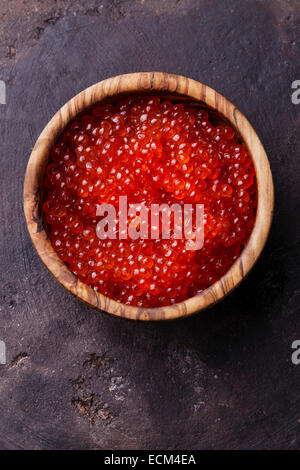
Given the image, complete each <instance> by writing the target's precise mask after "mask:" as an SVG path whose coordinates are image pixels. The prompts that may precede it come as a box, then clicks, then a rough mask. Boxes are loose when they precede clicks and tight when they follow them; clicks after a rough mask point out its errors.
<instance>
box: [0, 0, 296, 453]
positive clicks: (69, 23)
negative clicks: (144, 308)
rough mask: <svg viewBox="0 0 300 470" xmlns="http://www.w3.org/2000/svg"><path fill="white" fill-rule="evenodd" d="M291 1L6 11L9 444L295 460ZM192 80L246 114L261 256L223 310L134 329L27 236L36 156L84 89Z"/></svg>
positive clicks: (1, 176) (4, 420)
mask: <svg viewBox="0 0 300 470" xmlns="http://www.w3.org/2000/svg"><path fill="white" fill-rule="evenodd" d="M299 31H300V4H299V2H298V0H290V1H288V0H260V1H259V0H257V1H256V0H243V1H242V0H241V1H239V0H235V1H234V0H225V1H220V0H207V1H206V0H199V1H196V0H181V1H180V0H178V1H172V0H165V1H159V0H148V1H147V0H145V1H141V0H139V1H137V0H134V1H132V2H126V1H121V0H119V1H117V0H115V1H105V0H103V1H101V2H100V1H95V0H87V1H84V0H75V1H72V2H68V1H66V0H57V1H55V0H44V1H37V0H27V1H26V0H11V1H9V2H1V7H0V43H1V46H0V71H1V74H0V78H1V79H4V80H5V81H6V85H7V104H6V105H5V106H4V105H1V106H0V139H1V140H0V142H1V143H0V146H1V171H0V181H1V185H0V191H1V209H0V210H1V212H0V220H1V227H0V231H1V235H0V236H1V238H0V243H1V252H0V305H1V307H0V339H2V340H4V341H5V342H6V345H7V356H8V363H7V365H6V366H0V448H1V449H21V448H26V449H28V448H34V449H89V448H94V449H101V448H104V449H121V448H122V449H136V448H144V449H156V448H158V449H159V448H165V449H262V448H263V449H266V448H267V449H287V448H291V449H297V448H298V449H299V448H300V409H299V408H300V394H299V385H300V380H299V378H300V365H299V366H295V365H293V364H292V362H291V352H292V350H291V343H292V342H293V341H294V340H295V339H300V320H299V301H300V287H299V262H300V257H299V241H300V237H299V235H300V234H299V223H297V222H298V217H299V187H300V178H299V173H300V171H299V124H300V105H298V106H296V105H293V104H292V103H291V93H292V90H291V83H292V82H293V81H294V80H296V79H300V68H299V65H300V63H299V62H300V61H299V58H300V46H299V44H300V41H299ZM150 70H151V71H152V70H157V71H166V72H173V73H178V74H183V75H186V76H189V77H192V78H194V79H198V80H200V81H202V82H204V83H206V84H208V85H210V86H212V87H214V88H215V89H216V90H218V91H219V92H221V93H222V94H224V95H225V96H226V97H227V98H229V99H230V100H231V101H232V102H233V103H234V104H235V105H236V106H238V107H239V109H240V110H241V111H242V112H243V113H245V115H246V116H247V117H248V118H249V119H250V121H251V122H252V124H253V125H254V127H255V129H256V130H257V131H258V133H259V135H260V137H261V139H262V141H263V143H264V145H265V148H266V151H267V153H268V155H269V159H270V162H271V167H272V171H273V175H274V183H275V190H276V205H275V216H274V222H273V226H272V230H271V235H270V238H269V241H268V244H267V246H266V249H265V251H264V253H263V255H262V257H261V259H260V261H259V262H258V264H257V265H256V267H255V268H254V269H253V271H252V273H251V274H250V275H249V277H248V279H247V280H246V281H245V282H244V283H243V284H242V285H241V286H240V287H239V288H238V289H237V290H236V291H235V292H234V293H233V294H231V295H230V296H229V297H228V298H227V299H226V300H224V301H223V302H222V303H220V304H219V305H217V306H216V307H215V308H213V309H210V310H208V311H206V312H204V313H202V314H199V315H196V316H195V317H192V318H190V319H187V320H184V321H177V322H172V323H164V324H145V323H134V322H130V321H126V320H119V319H116V318H112V317H110V316H108V315H105V314H104V313H99V312H97V311H95V310H92V309H91V308H89V307H87V306H85V305H83V304H82V303H80V302H79V301H78V300H77V299H76V298H74V297H72V296H71V295H69V293H68V292H67V291H65V290H64V288H63V287H61V286H60V285H59V284H58V283H57V282H56V281H55V280H54V279H53V278H52V277H51V275H50V274H49V273H48V272H47V270H46V269H45V267H44V266H43V265H42V263H41V262H40V260H39V258H38V256H37V255H36V253H35V251H34V249H33V246H32V244H31V242H30V239H29V236H28V234H27V231H26V226H25V222H24V217H23V209H22V185H23V179H24V172H25V168H26V164H27V161H28V157H29V155H30V151H31V149H32V147H33V145H34V142H35V140H36V138H37V137H38V135H39V133H40V132H41V130H42V128H43V127H44V125H45V124H46V123H47V121H48V120H49V119H50V117H51V116H52V115H53V114H54V112H55V111H56V110H57V109H58V108H59V107H60V106H61V105H62V104H63V103H65V102H66V101H67V100H68V99H70V98H71V97H72V96H73V95H75V94H76V93H78V92H79V91H81V90H82V89H83V88H85V87H87V86H89V85H91V84H93V83H95V82H97V81H99V80H102V79H104V78H107V77H110V76H113V75H116V74H120V73H125V72H134V71H150Z"/></svg>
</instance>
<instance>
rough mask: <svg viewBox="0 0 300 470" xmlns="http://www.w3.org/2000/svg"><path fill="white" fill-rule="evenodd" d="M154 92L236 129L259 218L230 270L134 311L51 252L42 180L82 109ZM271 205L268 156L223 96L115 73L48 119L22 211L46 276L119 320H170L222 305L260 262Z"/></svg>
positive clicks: (156, 76)
mask: <svg viewBox="0 0 300 470" xmlns="http://www.w3.org/2000/svg"><path fill="white" fill-rule="evenodd" d="M137 92H138V93H156V94H160V95H161V94H164V95H168V96H171V97H173V99H176V100H190V101H192V102H193V103H194V104H201V105H202V104H205V105H206V106H207V107H209V108H210V109H211V110H212V111H213V112H214V113H217V115H219V116H220V119H225V120H226V121H227V122H229V123H230V124H231V125H232V126H233V127H234V128H235V130H236V131H237V133H238V135H239V136H240V138H241V139H242V141H243V143H244V144H245V145H246V147H247V148H248V149H249V151H250V153H251V155H252V158H253V162H254V167H255V171H256V177H257V185H258V206H257V216H256V221H255V225H254V229H253V232H252V234H251V237H250V239H249V241H248V244H247V245H246V247H245V248H244V250H243V252H242V254H241V256H240V257H239V258H238V260H237V261H236V262H235V263H234V264H233V266H232V267H231V268H230V270H229V271H228V272H227V273H226V274H225V275H224V276H223V277H222V278H221V279H220V280H219V281H217V282H216V283H215V284H213V285H212V286H210V287H209V288H208V289H206V290H205V291H204V292H202V293H201V294H199V295H197V296H195V297H193V298H190V299H188V300H186V301H184V302H181V303H179V304H176V305H173V306H168V307H160V308H138V307H132V306H127V305H124V304H121V303H118V302H116V301H114V300H112V299H109V298H107V297H105V296H104V295H102V294H99V293H96V292H95V291H94V290H93V289H92V288H90V287H89V286H87V285H85V284H84V283H82V282H81V281H79V280H78V279H77V278H76V276H74V274H73V273H72V272H71V271H70V270H69V269H68V267H67V266H66V265H65V264H64V263H63V262H62V261H61V260H60V258H59V257H58V255H57V254H56V252H55V251H54V249H53V247H52V245H51V243H50V240H49V238H48V236H47V232H46V230H45V227H44V224H43V220H42V213H41V198H42V180H43V175H44V171H45V167H46V165H47V162H48V158H49V154H50V150H51V148H52V146H53V144H54V143H55V141H56V139H57V138H58V136H59V135H60V133H61V132H62V131H63V130H64V129H65V127H66V126H67V125H68V124H69V123H70V122H71V121H72V120H73V119H74V118H75V117H76V116H77V115H78V114H79V113H81V112H82V111H84V110H86V109H88V108H89V107H90V106H92V105H94V104H95V103H101V102H105V101H109V100H115V99H118V98H119V97H121V96H123V95H126V94H130V93H137ZM273 204H274V189H273V182H272V175H271V171H270V166H269V162H268V158H267V155H266V152H265V150H264V148H263V145H262V143H261V141H260V139H259V137H258V136H257V134H256V132H255V131H254V129H253V127H252V126H251V124H250V123H249V121H248V120H247V119H246V118H245V116H244V115H243V114H242V113H241V112H240V111H239V110H238V109H237V108H236V107H235V106H234V105H233V104H232V103H231V102H230V101H228V100H227V99H226V98H225V97H224V96H222V95H220V94H219V93H217V92H216V91H215V90H213V89H212V88H210V87H208V86H206V85H203V84H202V83H199V82H197V81H195V80H192V79H189V78H186V77H182V76H178V75H172V74H166V73H161V72H145V73H133V74H126V75H119V76H116V77H113V78H109V79H107V80H104V81H101V82H99V83H97V84H95V85H93V86H91V87H89V88H87V89H85V90H83V91H82V92H81V93H79V94H78V95H76V96H75V97H74V98H72V99H71V100H70V101H68V102H67V103H66V104H65V105H64V106H63V107H62V108H61V109H60V110H59V111H58V112H57V113H56V114H55V115H54V117H53V118H52V119H51V120H50V122H49V123H48V124H47V126H46V127H45V128H44V130H43V131H42V133H41V135H40V137H39V138H38V140H37V142H36V144H35V146H34V148H33V151H32V153H31V156H30V159H29V162H28V166H27V170H26V175H25V182H24V211H25V217H26V222H27V227H28V230H29V234H30V236H31V239H32V242H33V244H34V246H35V248H36V250H37V252H38V254H39V256H40V258H41V259H42V261H43V262H44V264H45V265H46V266H47V268H48V269H49V270H50V272H51V273H52V274H53V275H54V277H55V278H56V279H57V280H58V281H59V282H60V283H61V284H62V285H63V286H64V287H65V288H66V289H68V290H69V291H70V292H72V293H73V294H74V295H76V296H77V297H78V298H80V299H81V300H83V301H84V302H86V303H88V304H89V305H91V306H93V307H95V308H97V309H99V310H103V311H105V312H108V313H111V314H113V315H115V316H118V317H124V318H129V319H134V320H151V321H157V320H171V319H175V318H179V317H185V316H188V315H191V314H194V313H196V312H198V311H200V310H203V309H205V308H207V307H208V306H211V305H213V304H215V303H216V302H218V301H220V300H221V299H222V298H223V297H224V296H226V295H227V294H229V293H230V292H231V291H232V290H233V289H234V288H235V287H236V286H237V285H238V284H239V283H240V282H241V281H242V280H243V278H244V277H245V276H246V275H247V273H248V272H249V271H250V270H251V268H252V267H253V265H254V263H255V262H256V260H257V259H258V257H259V255H260V253H261V251H262V249H263V247H264V245H265V242H266V239H267V236H268V233H269V230H270V225H271V220H272V213H273Z"/></svg>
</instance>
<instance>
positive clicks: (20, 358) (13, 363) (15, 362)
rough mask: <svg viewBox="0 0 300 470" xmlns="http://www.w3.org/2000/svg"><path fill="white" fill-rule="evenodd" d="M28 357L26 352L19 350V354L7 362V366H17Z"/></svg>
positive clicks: (10, 367)
mask: <svg viewBox="0 0 300 470" xmlns="http://www.w3.org/2000/svg"><path fill="white" fill-rule="evenodd" d="M28 357H29V356H28V354H27V353H26V352H21V353H20V354H17V355H16V356H15V357H14V358H13V360H12V361H11V363H10V364H9V366H8V368H9V369H12V368H13V367H18V366H19V365H20V364H21V363H22V362H23V361H24V359H28Z"/></svg>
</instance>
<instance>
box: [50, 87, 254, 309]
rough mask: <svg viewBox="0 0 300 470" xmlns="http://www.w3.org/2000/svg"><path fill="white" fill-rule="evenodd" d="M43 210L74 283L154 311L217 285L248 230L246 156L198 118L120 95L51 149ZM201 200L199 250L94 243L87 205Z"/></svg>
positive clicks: (229, 135) (176, 107)
mask: <svg viewBox="0 0 300 470" xmlns="http://www.w3.org/2000/svg"><path fill="white" fill-rule="evenodd" d="M45 185H46V187H47V188H48V191H47V197H46V200H45V203H44V205H43V210H44V213H45V216H46V220H47V222H48V224H49V226H50V238H51V241H52V244H53V247H54V248H55V250H56V251H57V253H58V255H59V256H60V258H61V259H62V260H63V261H64V262H65V263H66V264H67V265H68V266H69V268H70V269H71V271H72V272H73V273H74V274H75V275H76V276H78V278H79V279H81V280H82V281H83V282H84V283H86V284H89V285H90V286H91V287H93V288H94V289H95V290H96V291H98V292H101V293H103V294H104V295H106V296H108V297H111V298H114V299H116V300H117V301H120V302H123V303H126V304H130V305H137V306H143V307H158V306H163V305H169V304H173V303H177V302H180V301H183V300H185V299H187V298H189V297H191V296H194V295H196V294H197V293H199V292H201V291H202V290H204V289H206V288H207V287H208V286H210V285H211V284H213V283H214V282H215V281H217V280H218V279H219V278H220V277H221V276H222V275H223V274H225V273H226V271H227V270H228V269H229V268H230V266H231V265H232V264H233V263H234V261H235V260H236V259H237V258H238V256H239V255H240V253H241V250H242V249H243V247H244V245H245V244H246V242H247V240H248V238H249V235H250V233H251V231H252V228H253V225H254V220H255V211H256V180H255V171H254V167H253V163H252V160H251V157H250V155H249V153H248V152H247V150H246V149H245V147H244V146H243V145H241V144H240V143H239V142H238V139H237V137H236V135H235V132H234V130H233V129H232V128H231V127H229V126H223V125H218V126H214V125H213V124H212V123H211V121H210V119H209V115H208V112H207V111H206V110H204V109H202V108H197V107H191V106H188V105H186V104H183V103H171V102H169V101H165V100H164V99H162V98H158V97H153V96H137V97H130V98H127V99H125V100H123V101H120V102H118V103H116V104H115V105H111V104H107V105H104V106H97V107H95V108H94V109H93V110H92V111H91V112H90V113H89V114H84V115H82V116H80V117H78V119H77V121H76V122H73V124H72V125H70V126H69V127H68V128H67V130H66V131H65V132H64V133H63V135H62V136H61V137H60V138H59V140H58V142H57V143H56V145H55V146H54V147H53V149H52V153H51V158H50V163H49V165H48V167H47V169H46V176H45ZM120 195H126V196H127V198H128V203H139V204H145V205H146V206H147V207H150V204H154V203H156V204H162V203H167V204H169V205H171V204H173V203H179V204H184V203H199V204H204V223H205V225H204V246H203V248H202V249H200V250H196V251H192V250H187V249H186V246H185V244H186V240H185V239H182V240H181V239H179V240H178V239H175V238H173V237H172V238H171V239H170V240H164V239H159V240H151V239H138V240H132V239H130V238H127V239H125V240H120V239H113V240H111V239H107V240H99V239H98V237H97V235H96V226H97V223H98V221H99V217H97V216H96V209H97V205H98V204H101V203H110V204H113V205H114V206H116V207H117V205H118V198H119V196H120Z"/></svg>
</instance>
